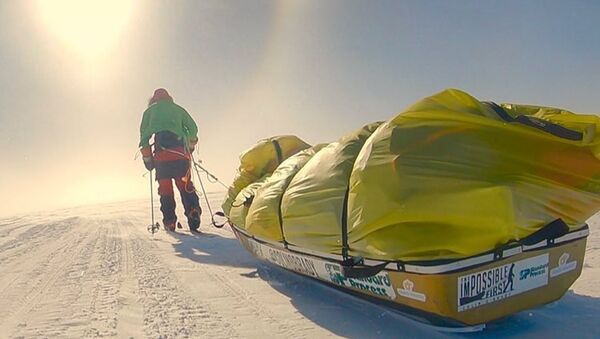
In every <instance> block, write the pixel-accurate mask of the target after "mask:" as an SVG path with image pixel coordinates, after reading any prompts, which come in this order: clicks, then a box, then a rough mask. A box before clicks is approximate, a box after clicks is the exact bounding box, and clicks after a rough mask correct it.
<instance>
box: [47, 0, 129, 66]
mask: <svg viewBox="0 0 600 339" xmlns="http://www.w3.org/2000/svg"><path fill="white" fill-rule="evenodd" d="M133 7H134V0H38V1H37V10H38V11H39V14H40V15H41V19H42V21H43V22H44V24H45V25H46V26H47V29H48V30H49V31H51V32H52V33H53V34H55V35H56V36H57V37H58V38H59V39H60V40H61V41H62V42H63V43H65V44H66V45H68V46H69V47H70V48H73V49H74V50H75V51H76V52H78V53H79V54H81V55H82V56H84V57H87V58H93V57H98V56H101V55H104V54H106V53H107V52H108V51H110V49H111V48H112V47H113V46H114V45H115V43H116V42H117V40H118V38H119V36H120V34H121V33H122V32H123V30H124V29H125V26H126V25H127V23H128V21H129V19H130V18H131V14H132V12H133Z"/></svg>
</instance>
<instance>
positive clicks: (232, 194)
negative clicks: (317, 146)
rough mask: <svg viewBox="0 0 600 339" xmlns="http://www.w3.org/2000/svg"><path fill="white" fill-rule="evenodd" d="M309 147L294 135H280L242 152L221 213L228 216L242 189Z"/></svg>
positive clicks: (261, 141)
mask: <svg viewBox="0 0 600 339" xmlns="http://www.w3.org/2000/svg"><path fill="white" fill-rule="evenodd" d="M309 147H310V145H309V144H307V143H305V142H304V141H302V140H301V139H300V138H298V137H297V136H295V135H282V136H276V137H272V138H268V139H263V140H260V141H259V142H258V143H257V144H256V145H254V146H253V147H251V148H250V149H248V150H246V151H245V152H243V153H242V154H241V155H240V167H239V168H238V172H237V175H236V176H235V178H234V179H233V184H232V185H231V186H230V187H229V190H228V192H227V197H226V198H225V201H224V202H223V205H222V208H223V211H224V212H225V213H226V214H229V210H230V209H231V207H232V204H233V201H234V200H235V199H236V197H237V195H238V194H239V193H240V191H241V190H242V189H244V187H246V186H248V185H250V184H251V183H253V182H255V181H257V180H259V179H260V178H262V177H264V176H265V175H267V174H270V173H273V171H274V170H275V168H277V166H279V164H281V163H282V162H283V160H285V159H287V158H289V157H290V156H291V155H293V154H296V153H297V152H299V151H301V150H303V149H306V148H309Z"/></svg>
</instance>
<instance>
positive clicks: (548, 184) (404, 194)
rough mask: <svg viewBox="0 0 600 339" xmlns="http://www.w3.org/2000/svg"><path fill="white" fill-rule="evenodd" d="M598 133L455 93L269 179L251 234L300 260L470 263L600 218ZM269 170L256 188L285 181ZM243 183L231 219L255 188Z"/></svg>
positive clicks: (560, 116) (258, 196)
mask: <svg viewBox="0 0 600 339" xmlns="http://www.w3.org/2000/svg"><path fill="white" fill-rule="evenodd" d="M375 127H376V128H375ZM599 127H600V119H599V118H598V117H597V116H594V115H580V114H573V113H571V112H568V111H565V110H561V109H555V108H548V107H538V106H525V105H514V104H502V105H497V104H494V103H492V102H482V101H479V100H477V99H475V98H473V97H472V96H470V95H469V94H467V93H464V92H462V91H459V90H446V91H443V92H441V93H438V94H436V95H433V96H431V97H429V98H426V99H423V100H421V101H419V102H417V103H416V104H414V105H413V106H411V107H409V108H408V109H406V110H405V111H404V112H401V113H400V114H398V115H397V116H395V117H393V118H392V119H390V120H388V121H386V122H384V123H383V124H381V125H378V127H377V126H376V125H373V126H371V127H370V128H368V129H367V130H365V131H362V132H359V133H358V134H357V133H356V132H354V133H352V134H349V135H347V136H345V137H342V138H340V139H338V141H337V142H334V143H332V144H330V145H329V146H327V147H326V148H324V149H323V150H322V152H319V153H317V155H315V156H311V157H310V158H306V159H305V160H307V162H306V163H303V164H302V165H303V166H298V167H297V168H294V170H292V171H290V170H289V169H288V170H286V171H284V172H285V173H286V174H285V175H284V178H285V180H283V181H281V180H279V179H277V180H275V179H276V178H273V176H271V177H270V178H269V179H266V180H265V182H264V183H262V184H260V185H258V186H257V187H255V188H254V189H255V191H254V192H255V196H254V198H253V201H252V202H251V203H249V204H250V207H248V210H247V211H244V213H246V212H247V215H246V218H245V220H244V224H245V225H244V227H245V228H246V231H247V232H248V233H249V234H250V235H256V236H258V237H259V238H268V239H270V240H275V241H281V242H283V243H284V244H285V245H286V246H287V245H290V246H291V245H293V246H296V247H297V249H296V250H301V249H302V248H304V249H307V250H313V251H317V252H325V253H330V254H340V252H342V249H344V251H343V252H345V254H344V255H346V254H347V255H349V256H352V257H362V258H366V259H375V260H386V261H423V260H437V259H444V260H445V259H460V258H467V257H471V256H474V255H477V254H480V253H484V252H487V251H490V250H493V249H496V248H498V247H500V246H502V245H505V244H507V243H510V242H514V241H519V240H521V239H523V238H525V237H527V236H529V235H531V234H533V233H534V232H536V231H538V230H540V229H541V228H542V227H544V226H545V225H548V224H550V223H552V222H553V221H555V220H556V219H561V220H562V221H563V222H564V223H566V225H567V227H568V228H569V229H570V230H571V231H572V230H575V229H578V228H579V227H581V225H583V224H584V223H585V221H586V220H587V219H588V218H589V217H590V216H591V215H593V214H594V213H595V212H597V211H598V210H599V209H600V160H598V156H599V155H600V136H598V134H597V133H598V131H599ZM298 140H299V139H298ZM302 147H304V146H299V147H298V148H302ZM306 147H308V146H306ZM306 147H304V148H306ZM270 156H271V157H274V155H273V153H271V155H270ZM267 157H268V156H267ZM267 163H268V164H277V163H278V161H277V159H276V157H275V158H272V159H270V160H266V161H263V164H267ZM349 164H350V165H351V166H350V165H349ZM281 166H283V165H281ZM271 167H272V166H271ZM275 167H276V166H275ZM262 168H267V170H261V171H258V172H256V173H254V172H253V173H252V177H253V178H254V179H252V180H248V181H252V182H255V181H258V180H259V178H261V177H263V176H264V175H266V174H269V173H272V172H273V170H274V168H273V170H271V169H270V168H269V166H263V167H262ZM269 170H270V171H269ZM245 172H246V169H245V167H244V164H242V166H240V173H245ZM259 172H260V173H259ZM275 172H277V170H275ZM248 177H249V178H250V176H248ZM236 180H237V179H236ZM269 180H271V181H272V183H271V184H269V185H271V186H273V187H275V188H276V190H274V191H273V192H271V191H270V189H269V190H267V189H264V190H263V188H264V187H265V185H266V184H267V182H269ZM240 182H241V181H240ZM240 182H234V184H233V186H232V188H231V189H230V192H229V193H230V195H229V196H228V197H227V200H226V202H225V203H224V206H223V207H224V209H226V210H225V212H226V214H228V213H227V212H228V210H227V209H228V208H231V203H232V201H233V200H234V199H236V198H237V197H238V193H239V192H240V191H241V188H240V187H241V186H244V187H245V186H248V185H249V184H250V183H251V182H243V183H240ZM242 188H243V187H242ZM233 193H235V194H233ZM263 194H264V195H263ZM271 194H272V195H271ZM261 201H268V202H266V203H263V202H261ZM257 202H261V203H260V205H255V204H257ZM279 202H280V204H278V203H279ZM265 206H268V207H265ZM267 209H268V211H267ZM253 210H255V211H256V212H254V211H253ZM261 210H264V212H265V213H264V214H261V213H258V212H260V211H261ZM228 215H229V214H228ZM240 216H241V215H240ZM280 218H281V219H280ZM230 219H231V216H230ZM234 223H235V222H234ZM238 226H240V225H238ZM280 230H283V232H281V231H280Z"/></svg>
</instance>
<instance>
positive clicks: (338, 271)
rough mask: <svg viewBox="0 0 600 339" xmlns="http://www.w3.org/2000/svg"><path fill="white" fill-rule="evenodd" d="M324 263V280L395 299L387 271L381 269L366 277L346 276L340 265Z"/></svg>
mask: <svg viewBox="0 0 600 339" xmlns="http://www.w3.org/2000/svg"><path fill="white" fill-rule="evenodd" d="M324 264H325V271H326V272H327V277H323V278H325V280H328V281H331V282H332V283H334V284H336V285H339V286H344V287H353V288H355V289H359V290H362V291H366V292H371V293H373V294H376V295H379V296H382V297H386V298H389V299H392V300H394V299H396V292H394V287H393V286H392V282H391V281H390V276H389V275H388V272H387V271H381V272H379V273H377V275H374V276H372V277H368V278H347V277H344V276H343V274H342V268H341V267H340V265H337V264H332V263H324Z"/></svg>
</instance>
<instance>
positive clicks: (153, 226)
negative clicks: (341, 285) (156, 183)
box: [148, 171, 160, 235]
mask: <svg viewBox="0 0 600 339" xmlns="http://www.w3.org/2000/svg"><path fill="white" fill-rule="evenodd" d="M148 174H149V175H148V176H149V177H150V214H151V215H152V223H151V224H150V225H149V226H148V231H149V232H150V233H152V235H154V233H156V232H157V231H158V230H159V229H160V227H159V226H158V225H157V224H155V223H154V190H153V188H152V171H148Z"/></svg>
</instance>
